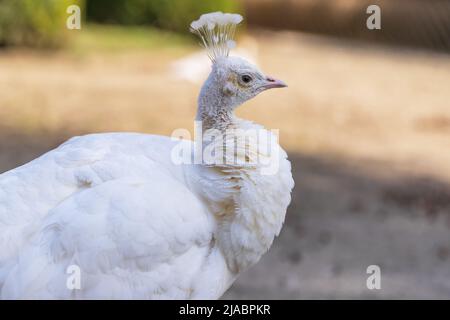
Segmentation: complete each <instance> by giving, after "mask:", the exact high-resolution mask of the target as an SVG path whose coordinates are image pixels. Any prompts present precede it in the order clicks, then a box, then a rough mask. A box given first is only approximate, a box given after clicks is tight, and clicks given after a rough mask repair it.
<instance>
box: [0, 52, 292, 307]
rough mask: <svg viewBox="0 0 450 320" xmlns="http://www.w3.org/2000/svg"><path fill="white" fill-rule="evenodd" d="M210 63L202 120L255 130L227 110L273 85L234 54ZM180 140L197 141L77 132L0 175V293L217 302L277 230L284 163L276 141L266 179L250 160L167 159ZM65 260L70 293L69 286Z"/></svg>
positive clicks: (284, 198) (283, 199)
mask: <svg viewBox="0 0 450 320" xmlns="http://www.w3.org/2000/svg"><path fill="white" fill-rule="evenodd" d="M215 60H216V61H215V62H214V65H213V70H212V72H211V75H210V77H209V78H208V80H207V81H206V83H205V85H204V87H203V89H202V92H201V94H200V97H199V112H198V118H199V119H200V120H202V121H203V127H204V128H205V129H211V128H214V129H219V130H223V129H224V128H226V129H230V128H245V129H257V130H263V129H262V128H261V127H260V126H258V125H255V124H253V123H251V122H248V121H244V120H241V119H238V118H236V117H235V116H234V114H233V110H234V108H235V107H236V106H237V105H239V104H241V103H242V102H244V101H246V100H248V99H250V98H251V97H253V96H255V95H256V94H258V93H259V92H261V91H263V90H265V89H268V88H273V87H281V86H283V84H282V83H281V82H277V81H275V80H274V79H272V78H268V77H265V76H263V75H262V73H261V72H260V71H259V70H257V69H256V67H254V66H252V65H250V64H248V63H247V62H245V61H243V60H241V59H238V58H228V57H220V56H215ZM243 73H244V74H245V75H246V76H249V77H252V79H253V80H252V82H254V83H252V85H251V86H247V82H246V83H245V85H244V84H243V83H241V82H240V81H241V80H240V79H241V78H240V77H241V76H242V74H243ZM233 77H234V78H233ZM240 83H241V84H240ZM224 89H226V90H224ZM220 92H222V93H220ZM230 92H231V95H230ZM219 101H220V103H218V102H219ZM180 143H182V144H184V146H185V149H187V150H193V149H194V148H195V143H194V142H192V141H182V142H181V141H174V140H171V139H170V138H167V137H161V136H153V135H145V134H135V133H106V134H94V135H87V136H83V137H75V138H72V139H70V140H69V141H67V142H66V143H64V144H63V145H61V146H60V147H58V148H57V149H55V150H53V151H50V152H48V153H47V154H45V155H43V156H41V157H40V158H38V159H36V160H34V161H32V162H30V163H28V164H26V165H24V166H21V167H19V168H16V169H14V170H11V171H9V172H6V173H4V174H2V175H0V297H1V298H3V299H16V298H34V299H44V298H51V299H71V298H80V299H97V298H113V299H118V298H125V299H147V298H149V299H165V298H166V299H167V298H171V299H183V298H192V299H197V298H206V299H215V298H219V297H220V296H221V295H222V294H223V293H224V292H225V291H226V290H227V289H228V288H229V286H230V285H231V284H232V283H233V281H234V280H235V279H236V277H237V275H238V274H239V273H240V272H241V271H243V270H245V269H246V268H248V267H250V266H251V265H253V264H254V263H256V262H257V261H258V260H259V258H260V257H261V255H262V254H264V252H266V251H267V250H268V248H269V247H270V245H271V244H272V241H273V239H274V237H275V236H276V235H277V234H278V233H279V231H280V229H281V226H282V223H283V221H284V216H285V212H286V208H287V206H288V204H289V202H290V191H291V189H292V187H293V180H292V176H291V168H290V163H289V162H288V161H287V159H286V154H285V153H284V151H283V150H281V148H279V147H278V145H276V150H277V153H276V156H275V157H272V158H271V159H272V160H271V161H276V162H277V170H276V172H274V173H273V174H270V175H263V174H261V171H260V170H259V169H260V165H258V164H256V165H250V166H249V165H242V164H234V163H233V164H230V163H225V164H218V165H204V164H182V165H177V164H175V163H174V161H173V154H172V152H173V150H174V148H175V147H180ZM196 143H198V142H196ZM249 143H252V142H249ZM258 150H259V149H258ZM257 152H258V154H259V155H261V156H264V157H268V155H267V154H265V153H264V151H257ZM234 156H236V157H238V158H239V157H241V158H242V157H244V158H245V157H248V156H249V153H248V152H247V151H246V150H239V149H238V150H236V152H235V153H234ZM250 156H252V155H250ZM72 265H75V266H78V267H79V269H80V270H81V273H80V277H81V279H80V280H81V287H80V288H79V289H73V288H68V286H67V279H68V277H69V275H68V274H67V273H66V271H67V268H68V267H69V266H72Z"/></svg>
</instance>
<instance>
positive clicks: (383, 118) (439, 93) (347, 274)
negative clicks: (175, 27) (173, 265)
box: [0, 31, 450, 299]
mask: <svg viewBox="0 0 450 320" xmlns="http://www.w3.org/2000/svg"><path fill="white" fill-rule="evenodd" d="M249 39H250V41H249V42H250V43H251V46H252V48H251V49H252V50H253V52H254V54H255V56H256V58H257V60H258V63H259V65H260V66H261V68H262V70H264V71H265V72H267V73H269V74H271V75H273V76H277V77H279V78H281V79H283V80H285V81H286V82H287V83H288V84H289V88H288V89H284V90H273V91H272V92H266V93H264V94H262V95H260V96H259V97H257V98H256V99H254V100H253V101H251V102H249V103H248V104H247V105H245V106H243V107H242V108H241V109H240V110H239V112H238V113H239V114H240V115H241V116H242V117H245V118H248V119H252V120H254V121H256V122H259V123H261V124H264V125H265V126H266V127H268V128H275V129H279V130H280V143H281V144H282V146H283V147H284V148H285V149H286V150H287V151H288V154H289V158H290V159H291V161H292V164H293V172H294V180H295V182H296V187H295V189H294V192H293V200H292V204H291V206H290V208H289V211H288V214H287V219H286V223H285V226H284V229H283V231H282V232H281V235H280V237H279V238H277V239H276V240H275V242H274V245H273V247H272V249H271V250H270V251H269V253H268V254H267V255H265V256H264V257H263V258H262V260H261V261H260V262H259V263H258V264H257V265H256V266H254V267H253V268H251V270H248V271H247V272H245V273H244V274H243V275H242V276H241V277H240V278H239V279H238V281H237V282H236V283H235V285H234V286H233V287H232V289H231V290H230V291H229V292H228V293H227V294H226V295H225V298H253V299H259V298H271V299H303V298H332V299H340V298H374V299H377V298H446V299H449V298H450V103H449V102H450V90H449V89H450V87H449V83H450V56H449V55H444V54H437V53H431V52H425V51H423V52H420V51H409V50H406V49H393V48H386V47H378V46H373V45H367V44H355V43H352V42H345V41H342V40H334V39H330V38H325V37H318V36H311V35H305V34H299V33H287V32H286V33H273V32H267V31H265V32H264V31H259V32H252V33H251V34H250V35H249ZM189 50H190V49H187V50H174V49H170V50H166V51H165V50H163V49H162V50H158V51H155V50H146V51H145V50H143V51H139V50H137V51H136V50H134V51H132V52H128V51H125V52H115V53H113V54H112V53H92V54H88V55H73V54H69V53H65V52H62V53H53V54H50V53H46V54H45V53H36V52H34V53H30V52H25V51H5V52H1V53H0V119H1V120H0V172H4V171H6V170H8V169H11V168H14V167H16V166H18V165H20V164H22V163H25V162H27V161H29V160H31V159H33V158H35V157H36V156H38V155H40V154H42V153H44V152H45V151H47V150H50V149H51V148H53V147H55V146H57V145H58V144H59V143H61V142H62V141H64V140H65V139H67V138H68V137H70V136H72V135H78V134H85V133H90V132H100V131H141V132H148V133H156V134H164V135H170V134H171V132H172V131H173V130H174V129H175V128H188V129H191V128H192V127H193V122H192V120H193V118H194V115H195V108H196V96H197V93H198V91H199V85H200V84H198V83H191V82H188V81H183V80H180V79H177V78H175V77H174V76H173V74H172V73H171V72H170V70H171V66H172V63H173V61H175V60H177V59H180V58H182V57H184V56H186V55H188V54H190V52H189ZM369 265H378V266H380V268H381V289H380V290H369V289H367V287H366V279H367V277H368V275H367V274H366V268H367V267H368V266H369Z"/></svg>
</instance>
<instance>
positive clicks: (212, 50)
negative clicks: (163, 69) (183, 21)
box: [191, 11, 242, 62]
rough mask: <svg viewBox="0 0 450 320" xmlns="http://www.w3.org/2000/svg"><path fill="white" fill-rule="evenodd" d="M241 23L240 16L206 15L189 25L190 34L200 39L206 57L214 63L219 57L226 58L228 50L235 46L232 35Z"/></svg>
mask: <svg viewBox="0 0 450 320" xmlns="http://www.w3.org/2000/svg"><path fill="white" fill-rule="evenodd" d="M241 22H242V16H241V15H240V14H233V13H222V12H220V11H218V12H211V13H206V14H202V15H201V16H200V18H199V19H198V20H195V21H193V22H192V23H191V32H192V33H195V34H197V35H198V36H199V37H200V39H201V40H202V46H203V47H204V48H205V49H206V51H207V54H208V57H209V58H210V59H211V61H212V62H215V61H216V60H217V58H219V57H228V54H229V53H230V50H231V49H233V48H234V47H235V46H236V42H235V41H234V40H233V39H234V34H235V31H236V26H237V25H238V24H239V23H241Z"/></svg>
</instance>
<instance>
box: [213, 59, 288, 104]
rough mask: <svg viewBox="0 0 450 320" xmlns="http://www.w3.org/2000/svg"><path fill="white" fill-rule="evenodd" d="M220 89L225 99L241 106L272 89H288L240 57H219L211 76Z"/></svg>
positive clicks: (279, 81) (282, 83)
mask: <svg viewBox="0 0 450 320" xmlns="http://www.w3.org/2000/svg"><path fill="white" fill-rule="evenodd" d="M210 77H213V78H215V79H214V80H213V81H214V82H215V83H216V84H217V86H219V87H220V89H221V91H222V92H221V93H222V94H223V97H224V98H228V99H230V100H231V101H230V103H231V105H240V104H242V103H243V102H245V101H247V100H250V99H251V98H253V97H255V96H256V95H258V94H259V93H261V92H263V91H265V90H267V89H272V88H282V87H286V84H285V83H284V82H283V81H281V80H277V79H275V78H273V77H270V76H266V75H265V74H264V73H263V72H261V71H260V70H259V69H258V67H256V66H255V65H253V64H252V63H250V62H248V61H246V60H244V59H242V58H239V57H219V58H217V59H216V60H215V62H214V64H213V67H212V72H211V76H210Z"/></svg>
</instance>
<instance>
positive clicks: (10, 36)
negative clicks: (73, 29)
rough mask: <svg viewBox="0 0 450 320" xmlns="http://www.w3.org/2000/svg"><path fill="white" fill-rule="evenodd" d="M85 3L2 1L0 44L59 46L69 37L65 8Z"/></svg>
mask: <svg viewBox="0 0 450 320" xmlns="http://www.w3.org/2000/svg"><path fill="white" fill-rule="evenodd" d="M82 1H83V0H0V45H3V46H33V47H58V46H61V45H62V44H64V42H65V40H66V38H67V37H66V35H67V31H68V30H67V28H66V19H67V17H68V16H69V15H68V14H67V13H66V9H67V7H68V6H69V5H71V4H77V5H81V4H82Z"/></svg>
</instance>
